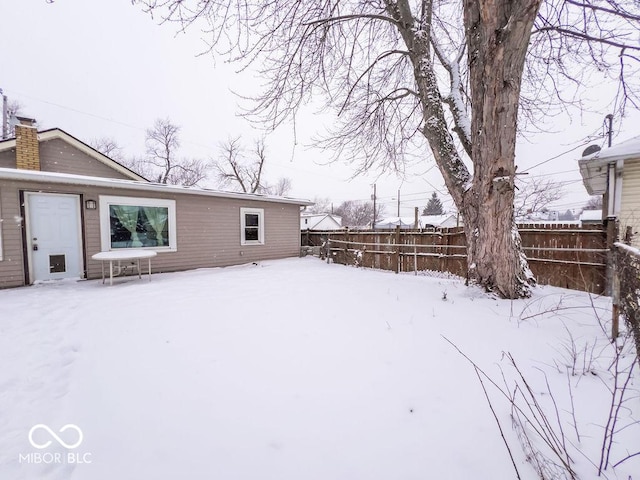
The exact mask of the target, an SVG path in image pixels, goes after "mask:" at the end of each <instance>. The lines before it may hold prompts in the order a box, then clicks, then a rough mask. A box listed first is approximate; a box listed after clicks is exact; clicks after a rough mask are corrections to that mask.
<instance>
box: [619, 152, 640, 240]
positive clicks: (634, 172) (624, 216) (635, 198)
mask: <svg viewBox="0 0 640 480" xmlns="http://www.w3.org/2000/svg"><path fill="white" fill-rule="evenodd" d="M618 218H619V220H620V236H621V237H623V238H624V235H625V231H626V228H627V226H630V227H631V228H632V231H633V233H634V236H633V237H632V242H631V243H632V245H633V246H635V247H640V159H638V160H633V161H629V160H625V162H624V168H623V177H622V198H621V202H620V215H619V217H618Z"/></svg>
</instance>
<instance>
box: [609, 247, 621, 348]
mask: <svg viewBox="0 0 640 480" xmlns="http://www.w3.org/2000/svg"><path fill="white" fill-rule="evenodd" d="M613 257H614V266H613V268H614V272H613V285H612V292H611V303H612V305H611V341H612V342H615V341H616V338H618V334H619V331H620V325H619V323H620V279H619V278H618V275H616V273H619V272H615V269H616V265H615V261H616V260H615V258H616V257H617V255H616V254H615V253H614V255H613Z"/></svg>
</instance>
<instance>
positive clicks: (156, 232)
mask: <svg viewBox="0 0 640 480" xmlns="http://www.w3.org/2000/svg"><path fill="white" fill-rule="evenodd" d="M100 226H101V239H102V250H103V251H109V250H119V249H127V248H149V249H153V250H159V251H166V250H169V251H171V250H176V204H175V200H161V199H153V198H135V197H110V196H100Z"/></svg>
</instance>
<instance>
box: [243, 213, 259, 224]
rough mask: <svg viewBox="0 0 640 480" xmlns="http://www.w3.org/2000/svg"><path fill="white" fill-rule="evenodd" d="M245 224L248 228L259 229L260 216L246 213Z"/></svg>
mask: <svg viewBox="0 0 640 480" xmlns="http://www.w3.org/2000/svg"><path fill="white" fill-rule="evenodd" d="M244 224H245V225H246V226H247V227H257V226H258V214H257V213H245V215H244Z"/></svg>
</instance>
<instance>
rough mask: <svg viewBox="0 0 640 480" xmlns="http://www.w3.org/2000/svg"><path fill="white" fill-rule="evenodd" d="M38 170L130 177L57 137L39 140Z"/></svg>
mask: <svg viewBox="0 0 640 480" xmlns="http://www.w3.org/2000/svg"><path fill="white" fill-rule="evenodd" d="M14 166H15V165H14ZM40 170H42V171H43V172H57V173H71V174H73V175H87V176H91V177H106V178H117V179H119V180H131V178H130V177H127V176H126V175H124V174H122V173H120V172H118V171H116V170H114V169H113V168H111V167H109V166H107V165H105V164H104V163H102V162H100V161H98V160H96V159H95V158H93V157H90V156H89V155H87V154H86V153H84V152H82V151H80V150H78V149H77V148H74V147H73V146H71V145H69V144H68V143H67V142H65V141H64V140H61V139H59V138H56V139H53V140H48V141H46V142H40Z"/></svg>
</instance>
